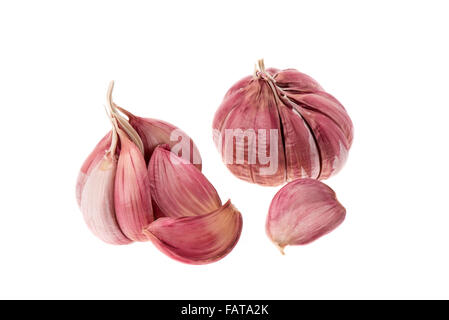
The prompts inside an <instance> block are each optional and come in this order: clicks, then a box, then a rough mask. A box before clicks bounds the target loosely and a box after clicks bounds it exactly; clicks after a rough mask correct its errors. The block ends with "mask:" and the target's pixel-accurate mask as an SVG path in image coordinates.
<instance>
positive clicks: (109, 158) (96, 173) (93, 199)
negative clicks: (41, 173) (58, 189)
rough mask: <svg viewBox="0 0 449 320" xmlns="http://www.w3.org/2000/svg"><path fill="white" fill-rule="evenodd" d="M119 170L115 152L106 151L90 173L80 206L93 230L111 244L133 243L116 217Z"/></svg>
mask: <svg viewBox="0 0 449 320" xmlns="http://www.w3.org/2000/svg"><path fill="white" fill-rule="evenodd" d="M116 169H117V160H116V158H115V155H113V154H106V155H104V156H103V157H102V159H101V160H100V161H97V162H96V164H95V165H94V167H93V168H92V169H91V171H90V174H89V175H88V177H87V179H86V181H85V183H84V187H83V189H82V192H81V196H80V208H81V211H82V213H83V216H84V220H85V221H86V224H87V226H88V227H89V229H90V230H91V231H92V232H93V233H94V234H95V235H96V236H97V237H98V238H100V239H101V240H103V241H104V242H106V243H109V244H115V245H121V244H129V243H131V242H132V241H131V240H130V239H128V238H127V237H126V236H125V235H124V234H123V232H122V231H121V229H120V227H119V225H118V223H117V219H116V217H115V207H114V181H115V172H116Z"/></svg>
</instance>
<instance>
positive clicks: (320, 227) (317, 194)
mask: <svg viewBox="0 0 449 320" xmlns="http://www.w3.org/2000/svg"><path fill="white" fill-rule="evenodd" d="M345 215H346V210H345V208H344V207H343V206H342V205H341V204H340V203H339V202H338V200H337V198H336V196H335V192H334V191H333V190H332V189H331V188H329V187H328V186H327V185H325V184H324V183H322V182H320V181H317V180H313V179H298V180H295V181H292V182H290V183H288V184H286V185H285V186H284V187H283V188H282V189H281V190H279V192H278V193H277V194H276V195H275V196H274V198H273V201H272V202H271V205H270V209H269V213H268V217H267V222H266V231H267V235H268V237H269V238H270V239H271V240H272V241H273V242H274V244H275V245H276V246H277V247H278V248H279V249H280V250H281V252H282V253H283V249H284V248H285V246H287V245H304V244H307V243H310V242H312V241H314V240H316V239H318V238H319V237H321V236H323V235H325V234H327V233H329V232H331V231H332V230H334V229H335V228H336V227H338V226H339V225H340V224H341V223H342V222H343V220H344V219H345Z"/></svg>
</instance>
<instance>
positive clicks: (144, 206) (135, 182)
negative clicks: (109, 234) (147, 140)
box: [114, 129, 153, 241]
mask: <svg viewBox="0 0 449 320" xmlns="http://www.w3.org/2000/svg"><path fill="white" fill-rule="evenodd" d="M117 132H118V134H119V137H120V146H121V147H120V156H119V160H118V164H117V174H116V178H115V192H114V200H115V211H116V216H117V221H118V223H119V225H120V228H121V229H122V231H123V233H124V234H125V235H126V236H127V237H128V238H129V239H131V240H134V241H147V240H148V239H147V237H146V236H145V235H144V234H143V233H142V231H143V229H144V228H146V227H148V225H149V224H150V223H151V222H152V221H153V210H152V206H151V195H150V183H149V180H148V174H147V167H146V164H145V159H144V158H143V154H142V152H141V151H140V150H139V148H138V147H137V146H136V145H135V144H134V143H133V142H132V141H131V140H130V139H129V138H128V137H127V135H126V134H125V133H124V132H123V131H122V130H121V129H118V130H117Z"/></svg>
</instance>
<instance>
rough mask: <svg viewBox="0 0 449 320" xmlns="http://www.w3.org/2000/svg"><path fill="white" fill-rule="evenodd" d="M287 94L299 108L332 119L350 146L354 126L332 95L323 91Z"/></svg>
mask: <svg viewBox="0 0 449 320" xmlns="http://www.w3.org/2000/svg"><path fill="white" fill-rule="evenodd" d="M287 95H288V97H289V99H290V100H292V101H294V102H295V104H296V105H297V106H298V107H299V108H300V109H306V110H309V111H310V112H317V113H321V114H323V115H326V116H327V117H328V118H329V119H331V120H332V121H334V122H335V124H336V125H337V126H338V127H339V128H340V130H341V131H342V132H343V134H344V135H345V137H346V140H347V142H348V145H349V146H351V144H352V139H353V135H354V127H353V124H352V121H351V118H350V117H349V115H348V113H347V112H346V110H345V108H344V107H343V105H342V104H341V103H340V102H339V101H338V100H337V99H335V98H334V97H333V96H332V95H330V94H329V93H326V92H323V91H321V92H317V93H314V94H287ZM299 112H301V111H299Z"/></svg>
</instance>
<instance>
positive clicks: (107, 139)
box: [76, 132, 112, 206]
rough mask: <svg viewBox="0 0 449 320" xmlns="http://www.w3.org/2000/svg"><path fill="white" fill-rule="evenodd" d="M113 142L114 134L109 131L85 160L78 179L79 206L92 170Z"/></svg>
mask: <svg viewBox="0 0 449 320" xmlns="http://www.w3.org/2000/svg"><path fill="white" fill-rule="evenodd" d="M111 142H112V134H111V132H109V133H108V134H106V136H104V138H103V139H101V140H100V142H99V143H98V144H97V145H96V147H95V149H94V150H93V151H92V152H91V153H90V155H89V156H88V157H87V159H86V160H85V161H84V163H83V166H82V167H81V170H80V172H79V173H78V178H77V181H76V202H77V203H78V206H81V194H82V193H83V189H84V185H85V183H86V180H87V178H88V177H89V174H90V172H91V171H92V169H93V168H94V167H95V166H96V165H97V164H98V162H99V161H100V160H102V159H103V157H104V155H105V154H106V152H107V151H108V149H109V148H110V146H111Z"/></svg>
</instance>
